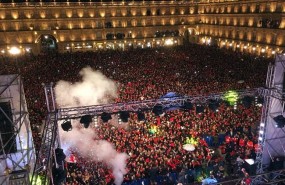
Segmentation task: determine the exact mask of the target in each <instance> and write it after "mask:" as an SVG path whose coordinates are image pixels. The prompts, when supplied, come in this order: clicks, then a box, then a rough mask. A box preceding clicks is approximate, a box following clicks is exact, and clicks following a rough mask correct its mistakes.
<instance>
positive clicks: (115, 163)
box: [59, 121, 129, 185]
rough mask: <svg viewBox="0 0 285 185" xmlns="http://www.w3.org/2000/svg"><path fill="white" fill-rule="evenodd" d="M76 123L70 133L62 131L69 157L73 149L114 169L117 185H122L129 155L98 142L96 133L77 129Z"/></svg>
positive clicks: (91, 130)
mask: <svg viewBox="0 0 285 185" xmlns="http://www.w3.org/2000/svg"><path fill="white" fill-rule="evenodd" d="M78 124H79V123H76V122H75V121H73V122H72V125H73V129H72V131H70V132H65V131H63V130H62V129H59V130H60V131H59V132H60V139H61V147H62V149H63V150H64V153H65V154H66V155H67V156H68V155H69V149H73V150H75V151H76V152H78V153H80V155H81V156H82V157H83V158H84V159H86V160H89V161H92V162H103V163H105V164H106V165H107V166H109V167H110V168H111V169H112V173H113V176H114V178H115V184H116V185H120V184H122V182H123V180H124V175H125V174H126V173H127V171H126V162H127V159H128V157H129V156H128V155H127V154H126V153H119V152H117V151H116V150H115V148H114V146H113V145H112V144H111V143H110V142H108V141H105V140H96V132H95V131H94V130H93V129H91V128H89V129H85V128H82V127H76V126H75V125H78Z"/></svg>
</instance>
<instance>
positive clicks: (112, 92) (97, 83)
mask: <svg viewBox="0 0 285 185" xmlns="http://www.w3.org/2000/svg"><path fill="white" fill-rule="evenodd" d="M79 74H80V76H81V77H82V81H81V82H76V83H74V84H72V83H71V82H67V81H63V80H61V81H59V82H57V84H56V86H55V96H56V102H57V104H58V105H59V106H61V107H76V106H88V105H98V104H102V103H108V102H110V100H111V99H114V98H116V97H117V85H116V83H115V82H114V81H112V80H111V79H108V78H107V77H106V76H104V75H103V74H102V73H101V72H99V71H95V70H93V69H92V68H91V67H86V68H83V69H82V70H81V71H80V73H79Z"/></svg>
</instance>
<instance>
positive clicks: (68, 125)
mask: <svg viewBox="0 0 285 185" xmlns="http://www.w3.org/2000/svg"><path fill="white" fill-rule="evenodd" d="M61 128H62V130H64V131H66V132H68V131H71V130H72V125H71V121H68V120H65V121H64V122H63V123H62V124H61Z"/></svg>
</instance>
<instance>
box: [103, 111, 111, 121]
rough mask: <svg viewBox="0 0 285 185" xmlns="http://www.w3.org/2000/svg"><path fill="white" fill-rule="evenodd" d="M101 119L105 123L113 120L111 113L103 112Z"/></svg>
mask: <svg viewBox="0 0 285 185" xmlns="http://www.w3.org/2000/svg"><path fill="white" fill-rule="evenodd" d="M101 119H102V121H103V123H107V122H108V121H109V120H110V119H112V116H111V114H109V113H106V112H103V113H102V114H101Z"/></svg>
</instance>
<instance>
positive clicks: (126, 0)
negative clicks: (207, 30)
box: [0, 0, 157, 3]
mask: <svg viewBox="0 0 285 185" xmlns="http://www.w3.org/2000/svg"><path fill="white" fill-rule="evenodd" d="M55 1H56V2H67V0H55ZM79 1H80V2H90V0H69V2H79ZM124 1H125V2H131V1H142V0H124ZM144 1H157V0H144ZM0 2H1V3H12V0H0ZM23 2H27V1H26V0H14V3H23ZM28 2H35V3H36V2H40V0H28ZM42 2H54V0H42ZM91 2H101V0H91ZM102 2H112V0H102ZM113 2H122V0H113Z"/></svg>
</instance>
